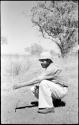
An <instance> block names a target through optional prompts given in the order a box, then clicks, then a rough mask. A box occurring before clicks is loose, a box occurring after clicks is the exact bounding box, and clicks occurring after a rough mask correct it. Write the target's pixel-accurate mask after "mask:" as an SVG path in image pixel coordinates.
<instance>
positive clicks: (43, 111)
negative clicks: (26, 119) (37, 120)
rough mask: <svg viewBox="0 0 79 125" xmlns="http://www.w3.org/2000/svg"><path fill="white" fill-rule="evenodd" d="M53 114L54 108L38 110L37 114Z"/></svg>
mask: <svg viewBox="0 0 79 125" xmlns="http://www.w3.org/2000/svg"><path fill="white" fill-rule="evenodd" d="M52 112H53V113H54V112H55V111H54V107H52V108H41V109H40V108H39V109H38V113H42V114H46V113H52Z"/></svg>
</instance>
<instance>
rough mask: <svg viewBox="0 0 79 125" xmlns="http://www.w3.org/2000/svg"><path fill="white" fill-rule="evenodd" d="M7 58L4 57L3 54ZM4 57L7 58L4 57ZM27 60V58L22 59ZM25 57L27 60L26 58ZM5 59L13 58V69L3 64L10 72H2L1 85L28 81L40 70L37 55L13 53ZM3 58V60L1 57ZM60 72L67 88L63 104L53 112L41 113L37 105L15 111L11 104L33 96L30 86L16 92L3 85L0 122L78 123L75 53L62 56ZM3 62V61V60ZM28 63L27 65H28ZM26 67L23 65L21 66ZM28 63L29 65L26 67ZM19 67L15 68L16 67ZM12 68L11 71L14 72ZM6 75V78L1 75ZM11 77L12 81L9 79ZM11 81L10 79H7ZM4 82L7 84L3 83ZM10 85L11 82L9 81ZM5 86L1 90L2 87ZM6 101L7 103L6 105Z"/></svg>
mask: <svg viewBox="0 0 79 125" xmlns="http://www.w3.org/2000/svg"><path fill="white" fill-rule="evenodd" d="M5 58H7V57H5ZM6 60H7V59H6ZM25 60H26V61H25ZM27 60H28V61H27ZM8 61H11V63H12V61H13V62H16V63H17V65H16V63H14V64H15V65H14V69H15V70H13V71H12V70H10V69H9V68H10V65H9V64H8V63H7V64H8V65H7V67H6V66H5V68H4V69H6V68H8V69H9V70H10V72H8V74H9V75H7V71H9V70H7V71H6V70H4V71H6V72H5V73H4V75H3V76H4V77H3V76H2V82H1V84H2V85H4V86H3V87H2V88H8V86H10V84H11V83H12V81H13V83H14V82H17V81H24V80H26V81H28V80H29V79H31V78H33V77H34V76H37V75H38V74H39V73H40V71H41V68H40V64H39V63H38V61H37V59H34V58H32V57H31V58H30V57H28V58H27V57H26V58H25V57H21V56H20V57H19V58H16V59H14V57H12V59H11V58H8ZM4 62H6V61H4ZM18 64H20V66H21V68H20V69H19V70H18V74H17V73H16V67H18ZM62 64H63V65H62V66H63V75H64V76H65V78H66V80H67V81H68V83H69V91H68V94H67V96H66V97H65V98H64V99H63V101H65V102H66V106H65V107H58V108H55V113H54V114H52V113H51V114H47V115H41V114H38V113H37V107H34V108H24V109H21V110H18V111H17V112H16V113H15V112H14V107H15V106H16V105H17V103H19V105H21V103H24V105H27V104H30V102H31V101H32V100H33V101H34V100H35V98H34V97H33V96H32V94H31V92H30V91H29V89H26V88H24V89H20V90H17V91H16V92H14V91H13V92H7V91H5V89H2V90H1V91H2V95H1V96H2V99H1V105H2V108H1V112H2V115H1V121H2V123H11V124H12V123H13V124H15V123H16V124H19V123H20V124H21V123H22V124H23V123H24V124H75V123H76V124H77V123H78V55H77V54H76V55H70V56H68V57H66V58H64V59H63V60H62ZM2 66H3V64H2ZM29 66H30V67H29ZM23 67H26V68H23ZM27 67H28V68H27ZM17 69H18V68H17ZM12 72H14V75H13V73H12ZM4 78H6V79H4ZM11 80H12V81H11ZM10 81H11V82H10ZM5 86H6V87H5ZM11 87H12V85H11ZM3 90H4V91H3ZM8 102H9V103H8ZM6 104H7V105H6Z"/></svg>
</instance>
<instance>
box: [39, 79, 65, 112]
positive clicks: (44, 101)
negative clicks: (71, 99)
mask: <svg viewBox="0 0 79 125" xmlns="http://www.w3.org/2000/svg"><path fill="white" fill-rule="evenodd" d="M66 93H67V88H65V87H62V86H60V85H58V84H55V83H53V82H51V81H48V80H43V81H42V82H41V83H40V85H39V109H40V108H46V109H52V108H53V107H54V106H53V102H52V98H53V99H61V98H62V97H64V96H65V95H66ZM47 111H48V112H49V111H50V110H47ZM47 111H46V112H47ZM44 112H45V111H44Z"/></svg>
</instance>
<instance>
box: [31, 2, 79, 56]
mask: <svg viewBox="0 0 79 125" xmlns="http://www.w3.org/2000/svg"><path fill="white" fill-rule="evenodd" d="M31 12H32V23H33V24H34V26H37V27H39V31H40V32H41V33H42V36H43V37H44V38H47V36H48V38H51V39H52V38H59V40H60V43H59V42H57V41H56V44H57V45H58V46H59V48H60V50H61V54H62V56H65V55H66V54H67V53H68V52H69V51H70V50H71V49H72V48H73V46H74V45H75V43H76V42H78V36H77V35H76V34H78V2H77V1H76V2H74V1H43V2H37V5H36V6H34V7H33V8H32V10H31Z"/></svg>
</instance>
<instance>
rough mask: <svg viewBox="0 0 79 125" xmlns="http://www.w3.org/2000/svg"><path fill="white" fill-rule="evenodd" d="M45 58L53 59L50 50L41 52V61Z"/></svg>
mask: <svg viewBox="0 0 79 125" xmlns="http://www.w3.org/2000/svg"><path fill="white" fill-rule="evenodd" d="M44 59H50V60H51V61H52V56H51V54H50V52H43V53H41V55H40V58H39V61H41V60H44Z"/></svg>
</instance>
